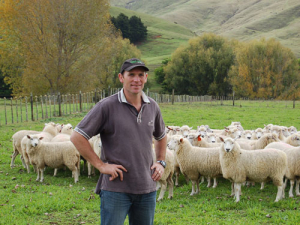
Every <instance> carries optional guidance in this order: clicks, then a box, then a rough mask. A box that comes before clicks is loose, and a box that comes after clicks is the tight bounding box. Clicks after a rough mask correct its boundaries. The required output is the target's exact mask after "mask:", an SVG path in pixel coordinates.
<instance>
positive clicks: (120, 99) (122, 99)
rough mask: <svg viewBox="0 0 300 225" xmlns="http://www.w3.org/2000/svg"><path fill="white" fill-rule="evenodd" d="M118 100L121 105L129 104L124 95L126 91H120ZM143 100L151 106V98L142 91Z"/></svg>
mask: <svg viewBox="0 0 300 225" xmlns="http://www.w3.org/2000/svg"><path fill="white" fill-rule="evenodd" d="M118 99H119V102H120V103H122V102H123V103H128V102H127V99H126V97H125V94H124V90H123V88H122V89H121V90H120V91H119V93H118ZM142 99H143V101H144V102H145V103H148V104H150V100H149V98H148V97H147V95H146V94H145V93H144V92H143V91H142Z"/></svg>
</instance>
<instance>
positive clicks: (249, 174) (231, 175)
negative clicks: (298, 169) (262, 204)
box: [219, 138, 287, 202]
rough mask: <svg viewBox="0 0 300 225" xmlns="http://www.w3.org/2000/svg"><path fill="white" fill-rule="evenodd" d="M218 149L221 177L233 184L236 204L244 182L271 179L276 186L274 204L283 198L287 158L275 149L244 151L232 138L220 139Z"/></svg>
mask: <svg viewBox="0 0 300 225" xmlns="http://www.w3.org/2000/svg"><path fill="white" fill-rule="evenodd" d="M221 140H222V142H223V144H222V146H221V147H220V149H219V153H220V164H221V168H222V173H223V177H224V178H226V179H228V180H230V181H231V182H233V183H234V192H235V198H236V202H239V201H240V193H241V185H242V184H243V183H244V182H246V181H253V182H266V181H267V180H268V179H271V180H272V181H273V183H274V185H275V186H277V189H278V191H277V195H276V200H275V202H278V201H279V200H280V199H282V197H283V191H284V188H283V177H284V175H285V172H286V167H287V156H286V154H285V153H284V152H282V151H280V150H277V149H267V150H265V149H263V150H256V151H245V150H242V149H240V146H239V144H238V143H237V142H236V141H235V140H234V139H232V138H226V139H225V140H224V139H223V138H221Z"/></svg>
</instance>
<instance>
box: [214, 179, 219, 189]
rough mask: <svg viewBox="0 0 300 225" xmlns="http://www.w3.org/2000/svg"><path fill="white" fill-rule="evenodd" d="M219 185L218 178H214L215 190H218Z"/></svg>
mask: <svg viewBox="0 0 300 225" xmlns="http://www.w3.org/2000/svg"><path fill="white" fill-rule="evenodd" d="M217 185H218V182H217V178H216V177H214V185H213V188H216V187H217Z"/></svg>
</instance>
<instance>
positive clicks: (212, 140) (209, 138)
mask: <svg viewBox="0 0 300 225" xmlns="http://www.w3.org/2000/svg"><path fill="white" fill-rule="evenodd" d="M207 142H208V143H216V142H217V140H216V136H215V135H208V136H207Z"/></svg>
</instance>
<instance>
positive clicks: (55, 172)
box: [53, 168, 57, 177]
mask: <svg viewBox="0 0 300 225" xmlns="http://www.w3.org/2000/svg"><path fill="white" fill-rule="evenodd" d="M56 174H57V168H55V169H54V174H53V176H54V177H56Z"/></svg>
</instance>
